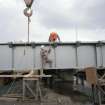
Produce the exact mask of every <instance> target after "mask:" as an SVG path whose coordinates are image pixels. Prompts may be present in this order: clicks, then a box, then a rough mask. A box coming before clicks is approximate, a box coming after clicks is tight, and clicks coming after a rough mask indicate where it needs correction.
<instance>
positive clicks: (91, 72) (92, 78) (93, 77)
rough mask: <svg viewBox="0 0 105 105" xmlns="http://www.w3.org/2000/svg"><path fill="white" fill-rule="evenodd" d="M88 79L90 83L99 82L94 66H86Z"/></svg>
mask: <svg viewBox="0 0 105 105" xmlns="http://www.w3.org/2000/svg"><path fill="white" fill-rule="evenodd" d="M85 72H86V80H87V82H88V83H89V84H90V85H96V84H97V73H96V69H95V68H94V67H88V68H85Z"/></svg>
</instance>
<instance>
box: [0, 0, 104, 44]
mask: <svg viewBox="0 0 105 105" xmlns="http://www.w3.org/2000/svg"><path fill="white" fill-rule="evenodd" d="M25 8H26V7H25V3H24V0H0V42H10V41H13V42H14V41H27V17H25V16H24V14H23V10H24V9H25ZM32 9H33V15H32V17H31V23H30V40H31V41H35V42H38V41H39V42H41V41H43V42H44V41H48V37H49V34H50V32H52V31H56V32H57V33H58V34H59V36H60V38H61V41H62V42H65V41H67V42H70V41H75V40H76V35H77V36H78V37H77V40H79V41H95V40H105V0H34V3H33V6H32Z"/></svg>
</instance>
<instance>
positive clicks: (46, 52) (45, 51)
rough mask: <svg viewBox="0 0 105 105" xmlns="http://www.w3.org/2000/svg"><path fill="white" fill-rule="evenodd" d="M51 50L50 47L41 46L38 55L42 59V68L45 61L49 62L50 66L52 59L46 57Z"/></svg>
mask: <svg viewBox="0 0 105 105" xmlns="http://www.w3.org/2000/svg"><path fill="white" fill-rule="evenodd" d="M50 52H51V48H49V49H46V47H45V46H44V45H42V46H41V50H40V55H41V60H42V68H44V66H45V65H46V63H49V64H50V67H51V66H52V61H51V60H50V59H49V58H48V55H49V54H50Z"/></svg>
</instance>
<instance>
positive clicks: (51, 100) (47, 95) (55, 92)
mask: <svg viewBox="0 0 105 105" xmlns="http://www.w3.org/2000/svg"><path fill="white" fill-rule="evenodd" d="M18 88H19V87H18ZM41 90H42V100H41V101H38V100H37V101H35V100H25V101H22V99H21V98H20V99H19V100H17V101H14V100H2V99H1V100H0V105H92V104H90V102H89V100H88V97H87V96H86V95H84V94H82V93H80V92H77V91H73V89H72V86H71V83H56V84H55V85H54V87H53V89H50V88H48V87H42V88H41Z"/></svg>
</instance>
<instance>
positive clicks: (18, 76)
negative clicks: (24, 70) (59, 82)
mask: <svg viewBox="0 0 105 105" xmlns="http://www.w3.org/2000/svg"><path fill="white" fill-rule="evenodd" d="M3 77H4V78H12V77H13V78H23V77H24V78H45V77H48V78H50V77H52V76H51V75H30V76H28V77H26V76H25V75H0V78H3Z"/></svg>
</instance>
